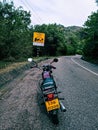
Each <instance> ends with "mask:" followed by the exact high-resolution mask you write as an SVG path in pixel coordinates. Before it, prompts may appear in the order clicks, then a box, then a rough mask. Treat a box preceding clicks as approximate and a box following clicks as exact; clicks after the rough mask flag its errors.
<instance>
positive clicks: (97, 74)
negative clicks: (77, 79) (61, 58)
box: [71, 58, 98, 76]
mask: <svg viewBox="0 0 98 130" xmlns="http://www.w3.org/2000/svg"><path fill="white" fill-rule="evenodd" d="M71 60H72V61H73V62H74V63H75V64H77V65H78V66H80V67H82V68H83V69H85V70H87V71H88V72H90V73H92V74H94V75H96V76H98V73H95V72H94V71H92V70H90V69H88V68H86V67H84V66H82V65H80V64H79V63H78V62H76V61H75V60H74V59H73V58H71Z"/></svg>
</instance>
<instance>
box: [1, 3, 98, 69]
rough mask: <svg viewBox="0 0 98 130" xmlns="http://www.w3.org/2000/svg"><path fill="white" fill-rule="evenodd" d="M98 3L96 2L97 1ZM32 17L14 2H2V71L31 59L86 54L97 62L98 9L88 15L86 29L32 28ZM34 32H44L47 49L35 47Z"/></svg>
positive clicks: (55, 26)
mask: <svg viewBox="0 0 98 130" xmlns="http://www.w3.org/2000/svg"><path fill="white" fill-rule="evenodd" d="M96 3H97V1H96ZM30 17H31V14H30V12H27V11H25V10H23V8H22V7H19V8H15V6H14V3H13V2H10V3H7V2H6V1H4V2H0V61H1V62H0V69H2V67H6V66H8V65H10V64H12V63H15V62H17V63H18V62H21V61H26V60H27V58H28V57H36V56H37V50H39V56H40V57H43V56H47V57H49V56H62V55H64V56H65V55H75V54H80V55H83V59H86V60H90V61H93V62H94V63H98V10H97V11H96V12H92V14H91V15H90V16H88V19H87V21H86V22H85V23H84V26H83V27H77V26H70V27H64V26H63V25H60V24H59V25H57V24H56V23H54V24H48V25H46V24H42V25H35V26H32V25H31V19H30ZM33 32H43V33H45V46H44V47H36V46H33V41H32V39H33Z"/></svg>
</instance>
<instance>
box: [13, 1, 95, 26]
mask: <svg viewBox="0 0 98 130" xmlns="http://www.w3.org/2000/svg"><path fill="white" fill-rule="evenodd" d="M14 3H15V6H23V8H24V9H26V10H30V11H31V14H32V17H31V19H32V24H43V23H46V24H49V23H57V24H62V25H64V26H71V25H77V26H82V25H83V24H84V22H85V21H86V20H87V18H88V16H89V15H91V12H92V11H96V10H97V4H96V3H95V1H94V0H25V1H24V0H20V1H19V0H14Z"/></svg>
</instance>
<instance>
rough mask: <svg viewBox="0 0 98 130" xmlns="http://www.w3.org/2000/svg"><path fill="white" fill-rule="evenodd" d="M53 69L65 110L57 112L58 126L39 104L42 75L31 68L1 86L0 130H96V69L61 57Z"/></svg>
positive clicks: (88, 64) (73, 57) (97, 105)
mask: <svg viewBox="0 0 98 130" xmlns="http://www.w3.org/2000/svg"><path fill="white" fill-rule="evenodd" d="M45 62H46V61H45ZM40 64H42V63H40ZM54 65H55V66H56V68H57V69H56V70H54V72H53V75H54V77H55V80H56V83H57V86H58V90H59V91H62V93H61V94H59V97H63V98H65V100H64V101H62V102H63V104H64V105H65V107H66V110H67V111H66V112H64V113H62V112H61V111H59V114H58V117H59V124H58V125H54V124H53V123H52V122H51V120H50V119H49V117H48V116H47V114H46V112H45V108H44V106H43V105H41V104H40V103H41V100H42V99H41V93H40V89H39V85H38V81H39V79H40V78H41V71H39V70H38V69H36V68H33V69H31V70H27V71H25V72H24V73H23V74H22V75H21V76H19V77H17V78H16V79H14V80H13V81H12V82H10V83H8V84H6V85H5V86H4V88H3V90H2V92H3V95H2V96H1V97H0V130H98V66H97V65H94V64H91V63H88V62H85V61H83V60H81V59H80V56H68V57H60V58H59V62H57V63H54Z"/></svg>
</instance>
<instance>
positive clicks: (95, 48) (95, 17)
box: [83, 11, 98, 59]
mask: <svg viewBox="0 0 98 130" xmlns="http://www.w3.org/2000/svg"><path fill="white" fill-rule="evenodd" d="M84 30H85V34H86V35H85V41H86V43H85V46H84V49H83V53H84V56H85V57H90V58H93V59H96V58H98V11H97V12H94V13H92V15H91V16H89V17H88V20H87V21H86V22H85V24H84Z"/></svg>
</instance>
